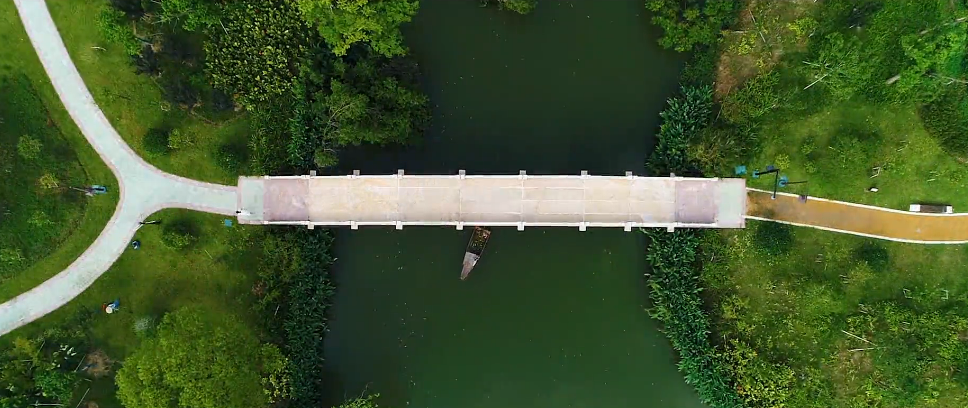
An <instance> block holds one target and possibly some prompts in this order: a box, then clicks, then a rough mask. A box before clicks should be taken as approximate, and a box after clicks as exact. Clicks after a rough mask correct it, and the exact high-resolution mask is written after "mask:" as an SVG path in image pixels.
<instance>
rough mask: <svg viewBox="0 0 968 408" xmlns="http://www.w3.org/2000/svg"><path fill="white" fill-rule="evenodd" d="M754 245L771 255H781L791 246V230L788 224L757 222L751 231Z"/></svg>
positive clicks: (787, 251)
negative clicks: (752, 231)
mask: <svg viewBox="0 0 968 408" xmlns="http://www.w3.org/2000/svg"><path fill="white" fill-rule="evenodd" d="M753 236H754V239H755V242H756V245H757V246H759V247H760V248H763V250H764V251H765V252H766V253H767V254H768V255H771V256H777V255H783V254H787V253H789V252H790V249H792V247H793V231H792V229H791V228H790V226H789V225H786V224H780V223H778V222H760V223H757V225H756V229H755V230H754V233H753Z"/></svg>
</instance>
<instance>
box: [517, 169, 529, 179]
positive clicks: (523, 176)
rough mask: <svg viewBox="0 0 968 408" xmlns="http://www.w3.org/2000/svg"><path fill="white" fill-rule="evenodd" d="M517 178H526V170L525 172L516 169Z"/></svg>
mask: <svg viewBox="0 0 968 408" xmlns="http://www.w3.org/2000/svg"><path fill="white" fill-rule="evenodd" d="M518 178H520V179H522V180H524V179H526V178H528V172H526V171H524V170H520V171H518Z"/></svg>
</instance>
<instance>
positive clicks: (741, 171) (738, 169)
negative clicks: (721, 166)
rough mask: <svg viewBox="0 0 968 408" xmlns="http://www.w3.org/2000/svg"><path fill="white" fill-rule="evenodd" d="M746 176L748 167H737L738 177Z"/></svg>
mask: <svg viewBox="0 0 968 408" xmlns="http://www.w3.org/2000/svg"><path fill="white" fill-rule="evenodd" d="M744 174H746V166H736V175H737V176H742V175H744Z"/></svg>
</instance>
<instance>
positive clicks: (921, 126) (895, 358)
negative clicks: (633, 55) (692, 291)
mask: <svg viewBox="0 0 968 408" xmlns="http://www.w3.org/2000/svg"><path fill="white" fill-rule="evenodd" d="M744 7H745V8H744V9H742V10H741V11H740V12H739V14H738V18H737V19H736V21H734V22H732V23H730V25H729V28H728V29H727V30H725V31H724V32H723V33H721V35H722V36H721V37H720V38H721V40H720V41H718V42H715V43H713V44H710V46H711V47H712V48H711V50H713V51H714V52H709V53H699V54H698V56H697V58H696V59H694V61H693V66H694V67H699V69H698V71H700V74H699V75H695V76H693V77H692V78H705V79H706V80H707V81H708V80H715V90H716V99H717V102H718V108H717V109H716V112H717V114H716V116H715V118H716V119H715V120H714V121H713V122H712V123H711V124H710V125H709V126H708V127H707V128H706V129H705V130H704V131H702V132H699V133H698V134H697V135H696V136H695V137H694V138H692V139H691V140H690V143H689V144H690V153H689V160H690V161H691V163H693V164H695V165H696V166H697V167H698V168H699V169H700V170H702V171H703V172H705V173H706V174H708V175H719V176H733V168H734V167H735V166H737V165H745V166H747V168H748V169H749V170H751V171H752V170H754V169H759V170H762V169H765V168H766V166H767V165H774V166H776V167H778V168H780V169H781V174H782V175H784V176H787V177H788V179H789V180H790V181H806V183H803V184H795V185H791V186H790V187H788V188H786V191H790V192H794V193H804V194H809V195H813V196H822V197H826V198H833V199H839V200H847V201H853V202H860V203H865V204H873V205H878V206H884V207H889V208H897V209H906V208H907V206H908V204H911V203H917V202H937V203H946V204H952V205H954V206H955V209H956V211H964V208H966V205H968V202H966V198H965V197H966V196H968V195H966V193H968V188H966V186H965V175H966V171H968V167H966V166H965V164H964V163H965V161H964V157H965V156H966V155H965V151H964V146H965V143H964V142H963V140H964V133H963V132H961V131H960V129H962V128H963V127H962V126H963V123H965V119H964V118H965V116H964V113H963V112H965V110H964V109H963V107H964V106H965V104H964V97H963V95H964V93H965V81H964V77H965V72H964V71H963V68H962V67H963V66H964V61H965V60H964V50H965V45H966V44H965V37H966V36H965V33H966V28H965V26H964V24H963V22H964V20H961V19H960V17H962V16H964V15H965V13H966V11H965V9H964V8H963V7H962V6H961V5H960V4H955V3H949V2H916V1H870V2H865V3H864V7H858V6H857V4H855V3H854V2H847V1H836V0H831V1H826V2H763V1H749V2H745V4H744ZM713 54H714V55H716V56H717V57H716V58H714V59H705V60H703V59H702V58H701V57H702V56H705V55H713ZM710 61H718V62H717V63H716V64H712V63H710ZM703 72H704V73H703ZM772 183H773V180H772V177H769V178H762V179H749V180H748V184H749V185H750V186H752V187H759V188H763V189H770V188H772ZM869 187H877V188H878V189H879V190H878V192H877V193H871V192H868V191H867V189H868V188H869ZM781 190H783V189H781ZM959 208H961V210H958V209H959ZM698 252H699V253H700V254H701V255H700V256H699V259H700V260H702V263H703V264H702V267H701V268H702V273H701V284H699V286H700V287H702V288H705V290H704V292H703V295H702V298H703V299H704V301H705V305H706V307H705V309H706V310H707V312H708V314H709V316H710V317H711V327H712V332H713V334H712V335H711V336H710V338H711V339H712V341H713V342H714V344H715V345H716V347H717V350H718V352H717V353H718V355H719V360H718V364H720V365H721V366H722V367H723V369H724V370H726V371H727V372H729V373H730V374H731V376H732V378H731V380H732V381H733V389H735V391H736V393H737V394H738V395H739V397H740V398H741V399H742V400H743V404H744V405H746V406H749V407H780V406H786V407H830V406H837V407H869V406H879V407H927V406H938V407H961V406H964V405H965V404H966V402H968V400H966V397H965V396H966V395H968V326H966V319H965V317H964V316H966V314H968V278H965V276H968V274H966V272H968V256H966V248H965V247H964V246H963V245H959V246H919V245H912V244H900V243H892V242H885V241H878V240H871V239H863V238H857V237H851V236H844V235H837V234H833V233H829V232H822V231H818V230H812V229H806V228H795V227H788V226H784V225H779V224H774V223H760V222H750V223H749V225H748V227H747V229H745V230H742V231H726V232H711V233H706V234H704V238H703V239H702V244H701V246H700V249H699V250H698ZM696 267H697V268H698V267H699V266H696ZM696 335H702V333H696Z"/></svg>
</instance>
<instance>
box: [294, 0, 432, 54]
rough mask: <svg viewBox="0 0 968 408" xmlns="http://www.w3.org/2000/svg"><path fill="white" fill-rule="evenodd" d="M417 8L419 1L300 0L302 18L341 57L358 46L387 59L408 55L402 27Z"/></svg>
mask: <svg viewBox="0 0 968 408" xmlns="http://www.w3.org/2000/svg"><path fill="white" fill-rule="evenodd" d="M418 7H419V3H418V2H417V1H416V0H299V10H300V11H301V12H302V15H303V18H305V20H306V21H307V22H309V23H310V24H312V25H315V26H316V28H317V29H318V30H319V33H320V35H322V36H323V39H324V40H326V43H327V44H329V46H330V48H332V49H333V52H334V53H336V55H339V56H343V55H346V52H347V50H349V48H350V46H352V45H353V44H356V43H368V44H369V45H370V47H372V48H373V50H374V51H376V52H377V53H380V54H382V55H384V56H387V57H392V56H395V55H403V54H406V52H407V51H406V48H405V47H404V46H403V36H402V35H401V34H400V28H399V27H400V24H403V23H406V22H409V21H410V20H411V18H412V17H413V15H414V14H416V13H417V9H418Z"/></svg>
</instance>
